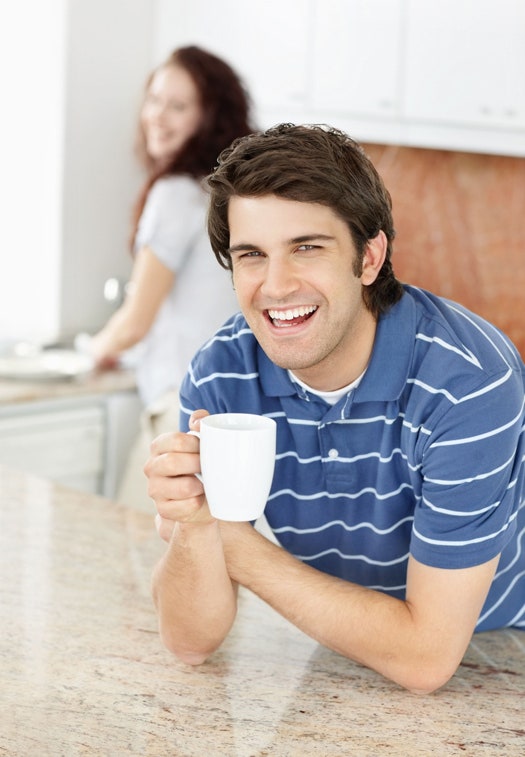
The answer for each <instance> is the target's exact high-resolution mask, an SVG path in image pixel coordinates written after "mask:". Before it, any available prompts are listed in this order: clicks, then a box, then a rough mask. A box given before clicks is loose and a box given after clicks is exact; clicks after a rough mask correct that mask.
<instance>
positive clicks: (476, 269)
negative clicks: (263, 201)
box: [365, 145, 525, 358]
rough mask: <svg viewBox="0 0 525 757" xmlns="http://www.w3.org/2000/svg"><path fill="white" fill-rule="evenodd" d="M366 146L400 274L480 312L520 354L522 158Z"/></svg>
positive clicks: (524, 339) (524, 236)
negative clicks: (389, 210)
mask: <svg viewBox="0 0 525 757" xmlns="http://www.w3.org/2000/svg"><path fill="white" fill-rule="evenodd" d="M365 147H366V150H367V153H368V154H369V155H370V157H371V158H372V160H373V161H374V163H375V165H376V167H377V168H378V170H379V172H380V173H381V175H382V176H383V178H384V180H385V183H386V185H387V187H388V188H389V190H390V193H391V195H392V200H393V207H394V219H395V222H396V224H395V225H396V231H397V237H396V241H395V247H394V258H393V260H394V268H395V271H396V273H397V275H398V277H399V278H401V279H402V280H404V281H407V282H409V283H414V284H417V285H419V286H422V287H425V288H427V289H430V290H432V291H434V292H437V293H438V294H442V295H444V296H446V297H450V298H451V299H454V300H457V301H458V302H461V303H463V304H464V305H466V306H467V307H469V308H471V309H472V310H475V311H476V312H478V313H480V315H482V316H484V317H485V318H487V319H489V320H490V321H492V322H493V323H494V324H495V325H497V326H499V328H501V329H503V330H504V331H505V332H506V333H507V334H508V335H509V336H510V337H511V338H512V339H513V340H514V342H515V344H516V345H517V347H518V348H519V349H520V352H521V354H522V356H523V357H524V358H525V306H524V304H525V252H524V247H525V159H524V158H510V157H502V156H497V155H478V154H475V153H464V152H448V151H444V150H422V149H416V148H409V147H395V146H384V145H365Z"/></svg>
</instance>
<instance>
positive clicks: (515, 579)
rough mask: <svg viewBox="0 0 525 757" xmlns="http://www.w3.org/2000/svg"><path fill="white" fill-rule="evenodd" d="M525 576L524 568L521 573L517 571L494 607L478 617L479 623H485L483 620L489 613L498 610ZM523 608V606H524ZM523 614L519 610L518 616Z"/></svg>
mask: <svg viewBox="0 0 525 757" xmlns="http://www.w3.org/2000/svg"><path fill="white" fill-rule="evenodd" d="M523 576H525V570H522V571H521V573H517V574H516V575H515V576H514V578H513V579H512V581H511V582H510V584H509V585H508V586H507V588H506V590H505V591H504V592H503V594H502V595H501V596H500V597H498V600H497V602H494V604H493V605H492V607H489V608H488V610H487V611H486V612H485V613H484V614H483V615H482V616H481V617H480V618H479V619H478V623H483V621H484V620H485V619H486V618H488V616H489V615H491V614H492V613H493V612H494V610H497V609H498V607H500V605H502V604H503V602H504V601H505V600H506V598H507V597H508V596H509V594H510V593H511V591H512V589H513V588H514V586H515V584H516V583H517V582H518V581H519V580H520V578H523ZM522 609H523V608H522ZM519 615H521V612H518V616H519Z"/></svg>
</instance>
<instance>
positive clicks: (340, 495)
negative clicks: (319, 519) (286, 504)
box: [268, 484, 413, 502]
mask: <svg viewBox="0 0 525 757" xmlns="http://www.w3.org/2000/svg"><path fill="white" fill-rule="evenodd" d="M403 489H413V487H412V486H410V484H401V486H399V487H398V488H397V489H395V490H394V491H391V492H387V493H386V494H379V493H378V492H377V491H376V490H375V489H373V488H372V487H370V486H367V487H365V488H364V489H361V490H360V491H358V492H354V493H353V494H350V493H349V492H337V493H335V494H331V493H330V492H327V491H321V492H315V493H314V494H298V493H297V492H294V491H293V489H280V490H279V491H277V492H274V493H273V494H272V495H271V496H270V497H268V502H271V501H272V500H274V499H277V498H278V497H283V496H284V495H286V494H289V495H291V496H292V497H294V498H295V499H296V500H299V501H301V502H307V501H311V500H314V499H322V498H324V497H326V498H327V499H341V498H342V499H359V497H362V496H363V495H364V494H373V495H374V496H375V497H376V498H377V499H379V500H381V499H390V498H391V497H395V496H396V495H397V494H399V493H400V492H401V491H403Z"/></svg>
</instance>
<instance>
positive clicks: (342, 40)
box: [311, 0, 403, 118]
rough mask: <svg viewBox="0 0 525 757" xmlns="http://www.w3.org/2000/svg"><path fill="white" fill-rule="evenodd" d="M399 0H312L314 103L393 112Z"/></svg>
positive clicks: (381, 114)
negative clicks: (313, 3) (314, 0)
mask: <svg viewBox="0 0 525 757" xmlns="http://www.w3.org/2000/svg"><path fill="white" fill-rule="evenodd" d="M402 10H403V7H402V4H401V2H400V0H316V2H315V5H314V24H313V26H314V31H313V34H314V45H313V58H312V59H311V62H312V106H313V107H314V108H315V109H319V110H325V111H329V112H333V113H349V114H362V115H365V116H368V117H370V116H374V117H377V118H385V117H386V118H392V117H393V116H395V115H396V114H397V110H398V106H399V57H400V45H401V30H402V23H403V17H402Z"/></svg>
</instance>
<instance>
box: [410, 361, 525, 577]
mask: <svg viewBox="0 0 525 757" xmlns="http://www.w3.org/2000/svg"><path fill="white" fill-rule="evenodd" d="M522 414H523V383H522V379H521V376H519V375H518V374H517V373H516V372H511V373H510V375H508V376H507V377H504V376H500V377H493V378H492V380H491V383H489V384H486V385H484V386H482V387H478V390H477V391H472V392H471V393H470V394H469V395H467V396H465V397H463V398H462V399H460V400H457V401H456V402H455V403H453V404H452V405H450V406H448V409H447V410H446V411H445V412H444V413H443V414H442V415H441V416H439V414H438V417H437V418H436V419H435V421H434V425H433V427H431V428H427V429H425V434H426V435H427V436H426V439H425V441H424V442H422V450H421V455H420V460H421V474H422V481H423V486H422V492H421V497H420V498H419V499H418V501H417V504H416V509H415V513H414V523H413V531H412V539H411V554H412V555H413V556H414V557H415V558H416V559H417V560H419V561H420V562H422V563H424V564H426V565H430V566H434V567H441V568H463V567H472V566H474V565H479V564H481V563H483V562H487V561H488V560H491V559H492V558H493V557H496V556H497V555H498V554H500V553H501V551H502V549H503V548H504V546H505V545H506V544H507V542H508V541H509V540H510V538H511V537H512V535H513V533H514V531H515V528H516V514H517V510H518V508H519V506H520V503H521V501H522V499H523V497H524V492H523V486H524V484H523V475H522V474H520V468H521V465H522V460H523V457H524V455H525V449H524V441H523V434H522ZM429 425H431V424H429Z"/></svg>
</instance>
